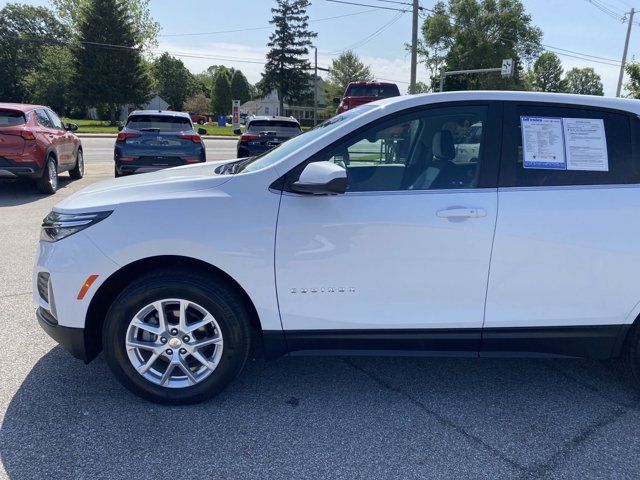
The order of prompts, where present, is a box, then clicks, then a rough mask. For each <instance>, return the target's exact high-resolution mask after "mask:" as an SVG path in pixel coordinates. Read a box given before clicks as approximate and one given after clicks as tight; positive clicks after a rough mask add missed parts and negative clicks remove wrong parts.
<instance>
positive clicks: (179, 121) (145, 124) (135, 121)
mask: <svg viewBox="0 0 640 480" xmlns="http://www.w3.org/2000/svg"><path fill="white" fill-rule="evenodd" d="M127 127H128V128H132V129H134V130H151V131H160V132H182V131H184V130H191V129H192V128H193V125H192V124H191V119H189V118H187V117H178V116H175V117H174V116H171V115H131V116H130V117H129V118H128V120H127Z"/></svg>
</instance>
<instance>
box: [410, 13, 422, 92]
mask: <svg viewBox="0 0 640 480" xmlns="http://www.w3.org/2000/svg"><path fill="white" fill-rule="evenodd" d="M419 9H420V5H419V4H418V0H413V19H412V28H411V83H409V93H416V70H417V66H418V10H419Z"/></svg>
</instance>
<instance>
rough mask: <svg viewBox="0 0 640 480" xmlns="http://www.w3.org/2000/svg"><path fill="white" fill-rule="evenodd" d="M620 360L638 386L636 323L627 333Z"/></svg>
mask: <svg viewBox="0 0 640 480" xmlns="http://www.w3.org/2000/svg"><path fill="white" fill-rule="evenodd" d="M622 360H623V362H624V365H625V367H626V368H627V370H629V371H630V372H631V375H632V376H633V378H634V380H635V381H636V384H637V385H639V386H640V323H638V322H636V323H635V324H634V325H633V326H632V327H631V329H630V330H629V333H628V334H627V339H626V341H625V345H624V351H623V352H622Z"/></svg>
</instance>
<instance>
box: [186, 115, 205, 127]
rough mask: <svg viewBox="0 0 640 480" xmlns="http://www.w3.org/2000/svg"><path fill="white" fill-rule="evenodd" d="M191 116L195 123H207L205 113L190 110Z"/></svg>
mask: <svg viewBox="0 0 640 480" xmlns="http://www.w3.org/2000/svg"><path fill="white" fill-rule="evenodd" d="M189 116H190V117H191V121H192V122H193V123H197V124H198V125H204V124H205V123H207V117H205V116H204V115H200V114H199V113H195V112H189Z"/></svg>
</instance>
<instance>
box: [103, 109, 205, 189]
mask: <svg viewBox="0 0 640 480" xmlns="http://www.w3.org/2000/svg"><path fill="white" fill-rule="evenodd" d="M205 133H207V131H206V130H205V129H204V128H199V129H198V130H197V131H196V130H195V129H194V127H193V123H192V122H191V117H190V116H189V114H188V113H184V112H170V111H159V110H137V111H135V112H132V113H131V114H130V115H129V118H127V123H126V125H125V126H124V128H123V129H122V130H120V132H119V133H118V137H117V139H116V145H115V150H114V153H113V156H114V160H115V176H116V177H120V176H122V175H129V174H132V173H145V172H152V171H155V170H160V169H163V168H169V167H177V166H179V165H188V164H190V163H200V162H205V161H206V160H207V157H206V149H205V146H204V143H203V142H202V138H201V137H200V135H202V134H205Z"/></svg>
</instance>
